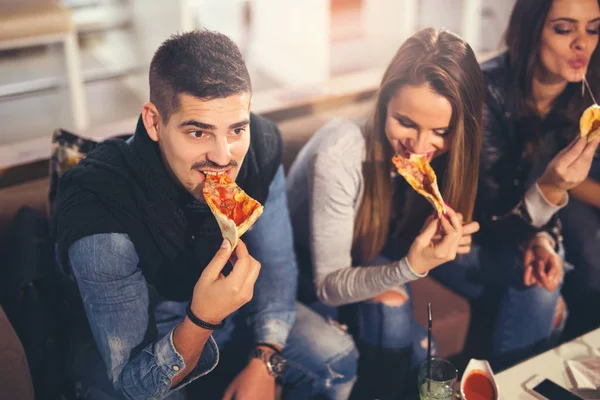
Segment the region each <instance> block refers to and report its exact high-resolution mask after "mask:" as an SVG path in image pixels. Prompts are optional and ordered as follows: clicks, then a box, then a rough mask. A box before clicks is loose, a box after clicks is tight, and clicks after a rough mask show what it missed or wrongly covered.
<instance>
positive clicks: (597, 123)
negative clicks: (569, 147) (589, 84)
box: [579, 104, 600, 142]
mask: <svg viewBox="0 0 600 400" xmlns="http://www.w3.org/2000/svg"><path fill="white" fill-rule="evenodd" d="M579 130H580V133H581V137H587V140H588V142H591V141H592V140H594V139H596V138H597V137H600V106H599V105H598V104H593V105H591V106H590V107H588V108H587V109H586V110H585V111H584V112H583V114H582V115H581V118H580V119H579Z"/></svg>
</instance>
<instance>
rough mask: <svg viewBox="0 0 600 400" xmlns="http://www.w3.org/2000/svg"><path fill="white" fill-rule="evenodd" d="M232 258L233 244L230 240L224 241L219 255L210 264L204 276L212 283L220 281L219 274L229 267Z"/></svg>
mask: <svg viewBox="0 0 600 400" xmlns="http://www.w3.org/2000/svg"><path fill="white" fill-rule="evenodd" d="M230 256H231V243H229V240H227V239H223V243H222V244H221V247H219V250H217V253H216V254H215V256H214V257H213V259H212V260H211V261H210V262H209V263H208V265H207V266H206V268H204V271H203V272H202V275H204V276H206V277H207V278H208V279H209V280H210V281H211V282H212V281H216V280H217V279H219V274H220V273H221V270H223V268H224V267H225V265H227V261H229V257H230Z"/></svg>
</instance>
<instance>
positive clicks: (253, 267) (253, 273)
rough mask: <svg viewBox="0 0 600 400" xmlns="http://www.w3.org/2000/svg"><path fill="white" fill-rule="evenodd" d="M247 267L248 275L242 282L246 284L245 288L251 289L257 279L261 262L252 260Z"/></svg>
mask: <svg viewBox="0 0 600 400" xmlns="http://www.w3.org/2000/svg"><path fill="white" fill-rule="evenodd" d="M248 268H249V271H248V275H247V276H246V282H245V283H244V285H245V286H246V290H250V291H252V290H253V287H254V284H255V283H256V280H257V279H258V275H259V274H260V268H261V264H260V263H259V262H258V261H256V260H252V261H251V262H250V265H249V266H248Z"/></svg>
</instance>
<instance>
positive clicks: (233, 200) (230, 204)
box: [203, 172, 263, 248]
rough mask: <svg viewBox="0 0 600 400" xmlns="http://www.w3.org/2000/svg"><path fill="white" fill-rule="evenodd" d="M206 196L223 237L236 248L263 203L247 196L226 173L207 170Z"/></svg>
mask: <svg viewBox="0 0 600 400" xmlns="http://www.w3.org/2000/svg"><path fill="white" fill-rule="evenodd" d="M203 194H204V199H205V200H206V204H208V206H209V207H210V210H211V211H212V213H213V215H214V216H215V218H216V220H217V223H218V224H219V228H221V234H222V235H223V239H227V240H229V242H230V243H231V247H232V248H235V246H237V243H238V238H239V237H240V236H242V235H243V234H244V233H246V231H247V230H248V229H250V227H252V225H254V223H255V222H256V220H257V219H258V217H260V215H261V214H262V212H263V206H262V205H261V204H260V203H259V202H258V201H256V200H254V199H253V198H252V197H250V196H248V195H247V194H246V192H244V191H243V190H242V189H241V188H240V187H239V186H238V185H237V184H236V183H235V182H234V181H232V180H231V178H230V177H229V175H227V174H217V173H210V172H208V173H206V179H205V180H204V189H203Z"/></svg>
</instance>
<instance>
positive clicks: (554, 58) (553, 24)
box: [539, 0, 600, 82]
mask: <svg viewBox="0 0 600 400" xmlns="http://www.w3.org/2000/svg"><path fill="white" fill-rule="evenodd" d="M599 26H600V7H599V6H598V0H554V1H553V2H552V7H551V8H550V10H549V11H548V16H547V17H546V22H545V24H544V29H543V30H542V37H541V41H540V49H539V57H540V67H541V72H543V73H544V76H545V77H547V78H553V79H554V80H561V81H567V82H579V81H581V79H582V77H583V75H585V74H586V72H587V69H588V66H589V63H590V59H591V57H592V54H593V53H594V51H595V50H596V47H597V46H598V28H599Z"/></svg>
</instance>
